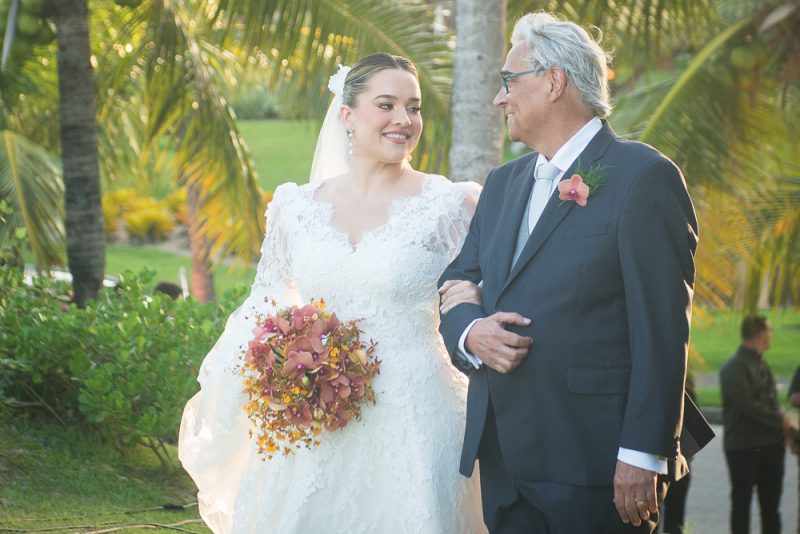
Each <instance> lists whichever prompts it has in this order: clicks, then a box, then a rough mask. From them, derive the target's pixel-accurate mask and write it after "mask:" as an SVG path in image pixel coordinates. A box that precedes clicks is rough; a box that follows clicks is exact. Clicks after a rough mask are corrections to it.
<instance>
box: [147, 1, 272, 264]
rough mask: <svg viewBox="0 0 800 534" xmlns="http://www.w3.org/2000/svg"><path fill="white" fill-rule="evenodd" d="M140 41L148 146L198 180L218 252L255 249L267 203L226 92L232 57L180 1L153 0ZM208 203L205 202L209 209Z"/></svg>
mask: <svg viewBox="0 0 800 534" xmlns="http://www.w3.org/2000/svg"><path fill="white" fill-rule="evenodd" d="M150 8H151V11H150V12H149V13H148V19H149V26H148V32H147V34H146V36H145V38H144V39H143V42H142V45H144V47H145V50H146V57H145V63H144V65H143V71H144V78H145V82H144V83H145V87H144V91H145V92H144V95H145V96H144V105H145V108H146V110H147V119H146V126H147V130H146V136H145V138H146V140H147V142H148V143H147V145H146V150H147V152H148V153H151V154H153V153H158V152H162V151H163V150H164V148H165V147H164V146H161V145H162V144H164V143H165V144H166V146H167V147H168V148H169V149H171V150H174V157H172V158H171V163H172V166H173V167H172V168H173V172H174V173H175V176H176V178H177V179H178V181H179V182H182V183H190V184H194V185H197V186H199V188H200V189H199V192H200V195H201V199H200V202H201V214H200V218H201V219H202V220H204V224H203V225H202V228H200V230H201V233H202V235H203V236H204V238H205V239H207V240H208V241H209V242H210V243H212V245H213V251H214V253H215V254H216V255H217V256H218V257H222V256H228V255H230V254H233V255H235V256H236V257H237V258H239V259H241V260H243V261H246V260H252V259H253V258H254V257H255V255H256V253H257V252H258V242H259V241H260V239H261V237H262V235H263V222H262V217H261V214H262V213H263V210H264V206H263V202H262V198H261V194H260V191H259V188H258V183H257V181H256V176H255V171H254V169H253V164H252V161H251V159H250V155H249V149H248V147H247V145H246V143H245V141H244V139H243V137H242V136H241V134H240V133H239V131H238V127H237V125H236V121H235V117H234V114H233V110H232V109H231V107H230V105H229V104H228V102H227V100H226V98H225V91H224V87H225V84H226V82H225V80H224V76H225V74H226V68H225V62H229V61H233V60H234V58H233V57H232V56H231V55H230V54H229V53H226V52H224V51H223V50H221V49H219V48H217V47H215V46H214V45H212V44H211V43H210V42H207V41H205V40H203V39H202V37H201V35H200V34H199V33H198V32H196V31H193V28H195V27H197V25H198V24H199V23H201V22H202V21H196V20H195V19H193V17H192V14H191V10H190V9H189V6H188V5H185V4H184V2H183V1H181V0H177V1H172V0H163V1H153V2H152V3H151V6H150ZM207 208H208V210H207Z"/></svg>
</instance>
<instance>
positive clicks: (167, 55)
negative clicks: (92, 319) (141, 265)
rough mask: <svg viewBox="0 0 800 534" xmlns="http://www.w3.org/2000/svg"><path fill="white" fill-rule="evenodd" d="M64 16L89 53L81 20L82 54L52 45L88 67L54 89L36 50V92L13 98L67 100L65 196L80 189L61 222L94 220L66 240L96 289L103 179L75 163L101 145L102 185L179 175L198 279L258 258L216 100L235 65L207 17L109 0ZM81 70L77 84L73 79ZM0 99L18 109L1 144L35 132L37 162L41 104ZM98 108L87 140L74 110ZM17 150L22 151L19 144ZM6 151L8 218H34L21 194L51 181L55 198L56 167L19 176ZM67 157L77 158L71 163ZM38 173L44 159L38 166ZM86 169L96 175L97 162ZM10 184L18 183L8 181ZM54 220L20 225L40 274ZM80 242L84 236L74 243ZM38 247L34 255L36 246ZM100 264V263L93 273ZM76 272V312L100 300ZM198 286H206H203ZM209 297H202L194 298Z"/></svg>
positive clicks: (256, 234)
mask: <svg viewBox="0 0 800 534" xmlns="http://www.w3.org/2000/svg"><path fill="white" fill-rule="evenodd" d="M60 7H63V8H64V9H63V10H60V11H59V13H61V14H63V16H64V17H65V18H64V19H63V20H62V19H59V21H58V22H59V23H60V24H61V25H62V27H63V28H64V29H65V31H66V30H69V31H73V32H75V31H76V28H77V29H80V28H81V25H80V23H79V22H78V21H77V20H76V17H79V16H82V17H84V21H85V20H89V23H90V25H91V27H92V32H93V34H95V35H98V36H99V38H98V39H97V40H96V41H95V46H94V49H93V50H91V51H90V50H89V48H88V33H87V32H86V23H85V22H84V23H83V37H84V39H85V43H84V46H83V48H81V47H78V46H72V45H70V46H60V47H59V52H60V53H61V54H62V55H63V54H65V53H68V54H72V55H74V57H73V56H72V55H68V57H69V58H72V60H73V61H78V62H79V63H80V62H81V60H79V59H78V58H77V56H78V55H79V54H83V55H82V56H81V57H82V58H83V60H85V61H84V62H83V63H81V65H84V66H85V68H83V69H78V68H77V67H76V68H67V69H66V70H62V72H61V74H62V76H61V77H60V85H59V88H58V89H56V88H55V85H54V81H55V80H54V79H53V78H51V77H50V76H48V72H49V69H48V67H47V65H48V64H49V63H48V61H50V60H49V56H48V54H50V53H52V50H51V49H37V50H36V52H37V54H38V55H36V57H35V59H36V61H27V62H26V63H25V64H24V65H23V66H22V67H20V71H24V73H25V75H26V77H27V79H29V80H31V81H32V82H35V83H28V84H21V85H23V87H21V88H20V91H19V92H20V93H22V92H23V91H24V95H25V98H24V100H21V101H22V102H42V101H47V98H43V97H42V95H43V94H44V95H48V96H50V98H51V99H52V95H55V94H58V93H59V90H60V91H61V94H62V96H64V92H66V94H67V95H72V96H70V98H72V99H71V100H67V101H66V102H64V103H63V104H62V105H61V107H60V110H61V113H64V114H65V115H66V117H65V119H62V123H63V124H64V126H65V128H64V131H65V136H63V138H62V151H63V162H64V181H65V182H66V183H68V184H70V183H72V182H70V180H74V178H73V176H77V177H78V179H84V181H78V182H76V185H77V187H73V188H72V190H73V192H74V191H77V192H78V194H77V195H76V194H74V193H73V194H72V195H70V192H69V191H68V192H67V198H68V201H67V204H66V207H67V215H66V218H67V225H68V226H70V225H72V224H75V222H76V221H77V223H80V224H88V223H89V222H91V223H93V224H97V225H99V227H98V228H97V229H91V228H86V230H85V231H83V232H82V233H81V232H75V231H70V230H69V229H68V231H67V235H68V236H77V238H75V239H73V238H72V237H70V241H69V248H70V249H71V250H90V251H92V256H91V258H92V262H91V266H92V268H93V269H95V271H99V273H100V278H99V280H102V256H103V254H102V250H103V234H102V215H101V211H100V196H99V178H98V173H97V172H95V173H91V172H89V173H88V174H87V172H88V171H87V169H88V170H90V171H91V169H92V166H91V164H90V163H86V161H84V160H83V159H81V158H85V157H87V154H92V153H94V154H95V160H96V158H97V156H96V154H97V152H98V145H99V152H100V160H101V163H102V167H101V170H102V172H103V174H104V176H105V179H106V180H107V181H108V180H114V179H115V177H119V176H124V175H126V174H130V173H131V168H134V169H140V170H143V169H144V168H145V167H146V166H147V165H150V164H151V163H152V165H155V166H156V167H158V168H160V169H161V170H162V171H164V170H165V171H167V172H169V173H170V174H171V175H172V176H174V177H176V178H175V179H176V181H178V182H179V183H181V184H184V185H188V186H189V187H191V188H192V190H193V191H194V193H195V194H193V196H192V199H193V200H194V201H195V205H194V206H193V208H195V209H193V210H192V213H193V214H196V215H197V218H196V220H195V222H194V224H192V225H191V228H190V234H191V238H192V239H191V240H192V242H193V244H194V245H196V246H193V247H192V250H193V251H194V252H196V253H197V254H196V255H197V258H195V260H196V261H193V263H194V264H195V265H203V266H204V267H205V268H204V269H203V272H204V273H209V272H210V268H209V265H208V262H209V261H213V260H216V259H218V258H221V257H224V256H227V255H230V254H235V255H236V256H237V257H239V258H240V259H241V260H242V261H248V260H251V259H253V258H254V256H255V254H256V253H257V251H258V247H257V243H258V241H259V240H260V238H261V236H262V235H263V234H262V232H263V222H262V219H261V213H263V206H262V205H261V194H260V191H259V189H258V186H257V183H256V180H255V173H254V171H253V166H252V163H251V161H250V157H249V154H248V149H247V146H246V145H245V143H244V141H243V139H242V137H241V135H240V134H239V132H238V129H237V127H236V122H235V119H234V115H233V112H232V110H231V108H230V106H229V105H228V104H227V102H226V100H225V97H224V95H225V92H226V90H227V87H228V83H229V79H231V78H232V76H231V67H230V65H232V64H233V61H234V58H233V56H231V54H228V53H226V52H224V51H222V50H220V49H219V48H217V47H215V46H214V45H213V44H212V43H211V41H209V40H208V38H207V37H208V35H210V34H207V35H202V34H200V32H199V31H197V28H202V29H207V25H206V24H204V20H205V19H206V18H207V17H206V16H205V12H204V11H200V10H198V9H197V6H195V5H190V4H189V3H188V2H184V1H181V0H175V1H171V0H163V1H157V0H151V1H148V2H144V3H142V4H141V5H140V6H138V7H136V8H133V9H128V8H122V7H119V6H117V5H115V4H114V3H112V2H99V3H98V4H96V5H94V6H93V7H94V11H93V12H92V13H87V11H86V9H85V3H84V5H83V8H81V7H80V6H79V7H77V8H76V7H75V6H73V5H72V4H64V5H63V6H60ZM87 17H88V18H87ZM198 19H200V20H199V21H198ZM59 35H61V32H60V33H59ZM91 54H93V56H94V61H95V64H96V70H95V75H96V79H97V84H96V85H97V91H95V89H94V87H95V83H94V82H91V83H89V82H87V81H86V79H85V75H86V74H87V73H88V74H89V75H91V74H92V72H91V68H90V67H89V57H90V55H91ZM68 61H69V60H65V61H63V62H62V61H59V67H61V65H62V63H63V65H64V66H65V67H68V66H69V65H71V64H70V63H68ZM79 73H82V74H83V75H84V78H73V77H72V75H73V74H75V75H77V74H79ZM51 83H52V84H53V85H51ZM75 90H82V91H83V93H82V94H80V95H78V94H77V93H70V91H75ZM3 96H4V99H5V100H7V101H8V100H14V104H15V107H14V109H13V110H11V111H10V112H9V113H8V114H7V115H8V120H7V121H5V122H6V123H7V125H8V126H9V127H11V128H14V131H13V132H12V131H8V132H6V133H7V135H6V139H7V146H11V145H10V144H9V143H10V141H8V140H12V141H13V140H15V139H18V138H19V132H24V133H27V134H29V135H33V136H34V137H35V138H37V140H38V141H39V142H40V143H41V145H40V146H38V147H37V146H36V143H35V142H34V143H31V145H32V146H28V148H29V149H32V148H38V149H39V150H38V151H34V152H35V153H36V154H38V157H39V159H40V160H43V159H44V157H45V155H46V153H47V151H46V149H45V148H44V145H47V142H48V140H47V139H46V137H47V135H46V133H45V132H46V130H47V126H49V125H48V124H47V123H46V122H44V121H41V119H40V113H39V112H41V106H39V107H38V108H37V106H36V105H23V104H20V103H19V102H18V101H17V100H15V99H13V98H11V97H10V96H9V95H8V94H4V95H3ZM12 96H16V95H12ZM95 101H96V102H97V120H98V123H99V124H100V126H101V127H102V135H100V137H99V140H98V139H97V138H96V137H95V136H93V135H91V134H90V133H87V132H86V130H85V128H84V129H83V130H79V129H76V127H75V126H74V123H75V122H76V117H78V115H77V113H79V112H80V113H81V115H80V116H79V117H80V120H81V121H83V123H82V124H83V125H84V127H85V123H86V121H88V120H89V116H91V120H92V124H93V123H94V107H93V106H94V102H95ZM48 111H49V110H48ZM34 117H36V118H35V119H34ZM42 126H44V128H43V127H42ZM43 130H44V132H43ZM73 133H79V134H80V135H72V134H73ZM98 141H99V142H98ZM50 142H51V143H52V140H50ZM56 143H57V141H56ZM56 143H52V144H56ZM75 143H84V144H83V145H78V148H79V150H78V148H71V147H73V146H75ZM17 145H18V146H22V145H20V144H19V143H17ZM15 150H18V148H17V149H15ZM0 153H2V152H0ZM5 154H6V155H7V158H6V159H5V160H0V162H2V163H4V165H3V166H0V171H3V169H4V168H11V169H16V172H0V177H3V178H4V180H3V182H0V185H2V184H3V183H6V184H9V183H10V184H12V185H13V188H12V187H8V188H7V191H8V195H9V196H10V197H14V198H15V199H16V200H17V204H20V205H25V206H26V207H27V209H22V210H15V213H20V214H22V215H24V214H25V213H28V212H30V213H33V210H34V209H35V205H36V203H35V198H34V197H33V196H31V195H25V194H23V193H24V192H25V190H26V188H27V190H31V189H33V190H34V191H39V190H41V189H43V188H41V187H40V188H39V189H35V188H33V187H31V186H32V185H36V184H37V183H38V182H41V181H42V179H44V178H46V177H48V176H50V177H51V180H50V182H49V183H50V185H52V187H51V189H52V188H55V189H54V190H55V191H56V192H57V191H58V180H57V179H56V176H55V175H56V174H57V172H58V170H57V168H54V171H53V172H52V173H50V174H46V173H40V174H39V173H37V172H34V169H33V168H31V164H28V167H27V168H25V167H23V166H21V165H20V164H19V163H17V161H16V160H15V159H14V158H13V157H11V156H13V154H15V152H10V151H8V150H6V151H5ZM73 156H74V159H70V158H73ZM68 160H69V161H68ZM43 165H44V163H41V162H40V164H39V167H42V166H43ZM70 169H72V170H70ZM94 169H97V164H96V163H95V167H94ZM70 172H71V173H72V174H70ZM81 172H82V173H83V174H80V173H81ZM134 173H135V171H134ZM37 174H38V176H37ZM87 175H91V176H93V177H94V178H92V181H90V182H86V181H85V176H87ZM14 177H16V178H17V179H16V180H13V179H12V178H14ZM53 184H55V185H53ZM92 188H95V189H92ZM67 189H69V187H68V188H67ZM0 191H2V190H0ZM12 191H13V194H12ZM92 191H94V192H92ZM4 195H5V192H4ZM39 197H40V198H43V197H44V194H43V193H41V192H40V195H39ZM12 207H14V203H12ZM57 214H58V210H52V212H50V213H49V215H50V216H46V217H42V218H41V221H43V222H46V224H40V225H39V226H41V227H45V228H47V229H48V230H50V232H49V233H47V232H40V231H39V229H37V228H36V223H37V218H36V217H26V218H25V222H26V223H28V226H27V227H28V230H29V235H31V237H32V239H31V243H32V245H34V246H33V248H34V251H37V249H39V250H42V251H48V253H47V254H44V253H42V254H38V253H37V261H38V262H39V264H40V265H43V266H44V265H48V264H49V263H51V262H53V261H56V260H58V254H57V251H58V247H57V246H55V243H56V242H57V238H58V229H59V225H58V223H57V219H56V220H54V219H55V217H54V215H57ZM40 215H48V214H40ZM31 224H33V226H31ZM81 237H82V238H83V239H79V238H81ZM47 239H49V241H48V240H47ZM37 242H38V243H41V246H38V247H37V246H36V243H37ZM76 247H83V248H76ZM98 256H99V257H100V259H101V263H99V265H98ZM68 258H69V264H70V268H71V269H76V268H83V266H84V265H85V262H86V260H85V258H86V254H77V255H74V254H72V253H70V254H68ZM81 262H84V263H81ZM81 272H83V271H81ZM74 275H75V281H76V288H75V290H76V300H77V301H78V302H80V303H82V302H84V301H85V300H86V298H90V297H91V294H92V290H94V291H96V287H94V278H92V282H91V284H89V286H88V288H85V287H84V286H79V285H78V284H80V283H81V282H80V280H81V278H80V276H81V275H80V274H79V273H74ZM94 276H95V275H94V274H92V277H94ZM204 286H205V287H208V285H207V284H204ZM97 287H99V284H98V285H97ZM85 290H86V291H85ZM206 296H207V295H204V294H201V295H200V297H201V299H203V298H205V297H206ZM78 299H80V300H78Z"/></svg>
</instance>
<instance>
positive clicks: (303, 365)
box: [283, 351, 314, 378]
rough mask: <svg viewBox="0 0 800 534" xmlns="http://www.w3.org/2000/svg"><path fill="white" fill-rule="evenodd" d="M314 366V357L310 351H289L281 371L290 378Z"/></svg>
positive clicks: (300, 374)
mask: <svg viewBox="0 0 800 534" xmlns="http://www.w3.org/2000/svg"><path fill="white" fill-rule="evenodd" d="M313 368H314V358H313V357H312V356H311V353H310V352H305V351H300V352H297V351H291V352H289V354H288V357H287V358H286V361H285V362H284V364H283V373H284V374H285V375H286V376H288V377H291V378H299V377H300V376H302V375H304V374H305V372H306V369H313Z"/></svg>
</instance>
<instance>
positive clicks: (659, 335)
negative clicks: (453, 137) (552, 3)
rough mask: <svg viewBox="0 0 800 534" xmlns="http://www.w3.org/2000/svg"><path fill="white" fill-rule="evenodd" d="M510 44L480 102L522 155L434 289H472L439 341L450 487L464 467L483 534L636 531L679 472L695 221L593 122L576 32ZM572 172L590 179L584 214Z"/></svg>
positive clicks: (549, 23)
mask: <svg viewBox="0 0 800 534" xmlns="http://www.w3.org/2000/svg"><path fill="white" fill-rule="evenodd" d="M511 43H512V48H511V50H510V51H509V53H508V56H507V58H506V62H505V65H504V66H503V71H502V74H501V75H502V87H501V88H500V90H499V92H498V94H497V96H496V98H495V100H494V104H495V106H497V107H498V108H500V109H501V110H503V112H504V113H505V115H506V118H507V123H508V132H509V137H510V138H511V139H512V140H518V141H522V142H523V143H525V144H526V145H528V146H529V147H531V148H533V149H534V150H535V152H534V153H532V154H528V155H526V156H523V157H521V158H519V159H516V160H514V161H512V162H510V163H507V164H505V165H503V166H501V167H498V168H496V169H494V170H493V171H492V172H491V173H490V174H489V176H488V177H487V179H486V184H485V187H484V189H483V193H482V194H481V198H480V202H479V204H478V208H477V211H476V213H475V217H474V219H473V221H472V225H471V227H470V231H469V235H468V236H467V238H466V241H465V244H464V246H463V249H462V251H461V253H460V254H459V256H458V257H457V258H456V259H455V260H454V261H453V263H452V264H451V265H450V266H449V267H448V268H447V270H446V271H445V272H444V274H443V276H442V278H441V280H440V286H441V285H443V284H445V282H446V281H448V280H468V281H471V282H473V283H478V282H479V281H481V280H482V281H483V306H479V305H474V304H461V305H458V306H456V307H455V308H453V309H452V310H451V311H450V312H449V313H447V314H446V315H444V316H443V317H442V323H441V327H440V330H441V333H442V335H443V337H444V339H445V343H446V345H447V347H448V350H449V351H450V354H451V356H452V358H453V361H454V363H455V364H456V366H458V367H459V368H461V369H462V370H464V371H465V372H467V373H468V374H469V375H470V385H469V394H468V400H467V426H466V434H465V437H464V448H463V452H462V458H461V473H462V474H464V475H466V476H470V475H471V474H472V472H473V466H474V462H475V460H476V459H479V460H480V476H481V486H482V495H483V508H484V519H485V521H486V524H487V526H488V527H489V530H490V531H491V532H492V533H493V534H494V533H504V534H505V533H525V534H528V533H539V532H542V533H544V532H547V533H551V534H576V533H582V534H583V533H588V534H593V533H618V532H619V533H624V532H651V531H652V530H653V529H654V528H655V524H656V522H657V519H658V504H659V503H660V501H661V499H662V498H663V495H664V492H665V491H666V484H667V481H668V480H669V479H670V477H671V478H673V479H675V478H677V477H680V476H681V475H682V474H683V473H684V472H685V462H684V461H683V457H682V456H681V451H680V447H679V436H680V433H681V427H682V418H683V410H684V400H683V399H684V378H685V370H686V354H687V344H688V340H689V323H690V316H691V303H692V294H693V286H694V275H695V269H694V254H695V250H696V247H697V221H696V218H695V213H694V209H693V206H692V203H691V200H690V199H689V195H688V193H687V191H686V184H685V183H684V180H683V177H682V175H681V172H680V170H679V169H678V168H677V167H676V166H675V164H674V163H673V162H671V161H670V160H669V159H667V158H666V157H665V156H664V155H662V154H660V153H659V152H658V151H656V150H654V149H653V148H652V147H649V146H647V145H644V144H641V143H636V142H631V141H625V140H621V139H619V138H617V137H616V136H615V134H614V132H613V131H612V130H611V127H610V126H609V125H608V123H607V122H605V121H604V120H603V119H604V117H606V116H607V115H608V114H609V112H610V108H611V106H610V104H609V95H608V77H607V74H608V73H607V66H606V65H607V63H608V61H609V57H608V56H607V55H606V53H605V52H604V51H603V50H602V49H601V48H600V46H599V45H598V44H597V43H596V42H595V41H594V40H593V39H592V38H591V37H590V36H589V35H588V33H587V32H586V31H585V30H584V29H583V28H581V27H580V26H577V25H575V24H573V23H570V22H564V21H561V20H558V19H556V18H554V17H552V16H551V15H548V14H543V13H534V14H529V15H526V16H525V17H523V18H522V19H520V21H519V22H518V23H517V24H516V26H515V28H514V32H513V35H512V38H511ZM574 174H578V175H580V176H581V178H582V180H583V181H590V179H591V178H590V177H591V176H595V177H597V176H600V178H601V183H600V185H599V187H597V186H596V187H594V188H592V189H591V190H590V193H589V196H588V199H585V200H586V204H585V205H579V204H578V202H577V200H581V201H582V200H583V199H584V195H583V194H582V193H584V192H585V190H584V189H583V188H582V187H576V186H577V185H579V184H577V183H576V184H572V185H571V186H569V187H568V182H563V183H561V184H560V183H559V182H560V181H561V180H569V179H570V178H571V177H572V176H573V175H574ZM570 189H574V191H572V194H571V196H570V191H569V190H570ZM559 190H563V197H564V198H567V200H561V199H559V192H560V191H559ZM581 203H582V202H581ZM690 408H691V409H692V410H695V408H694V406H693V405H688V404H687V417H689V413H688V410H689V409H690ZM702 424H705V423H704V421H703V422H702Z"/></svg>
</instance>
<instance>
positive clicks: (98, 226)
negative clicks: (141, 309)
mask: <svg viewBox="0 0 800 534" xmlns="http://www.w3.org/2000/svg"><path fill="white" fill-rule="evenodd" d="M51 5H52V6H53V7H54V8H55V13H56V26H57V28H58V32H57V34H56V35H57V39H58V89H59V97H60V118H61V162H62V166H63V176H64V198H65V212H66V222H65V225H64V226H65V230H66V236H67V263H68V265H69V270H70V273H71V274H72V290H73V293H74V297H73V298H74V300H75V303H76V304H77V305H78V306H79V307H83V306H84V304H85V303H86V301H87V300H90V299H94V298H96V297H97V292H98V291H99V289H100V287H101V285H102V283H103V273H104V270H105V242H104V239H105V236H104V235H103V211H102V207H101V203H100V167H99V163H98V155H97V126H96V123H95V107H94V97H95V86H94V79H93V76H92V65H91V62H90V57H91V49H90V46H89V27H88V19H89V9H88V6H87V0H52V4H51Z"/></svg>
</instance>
